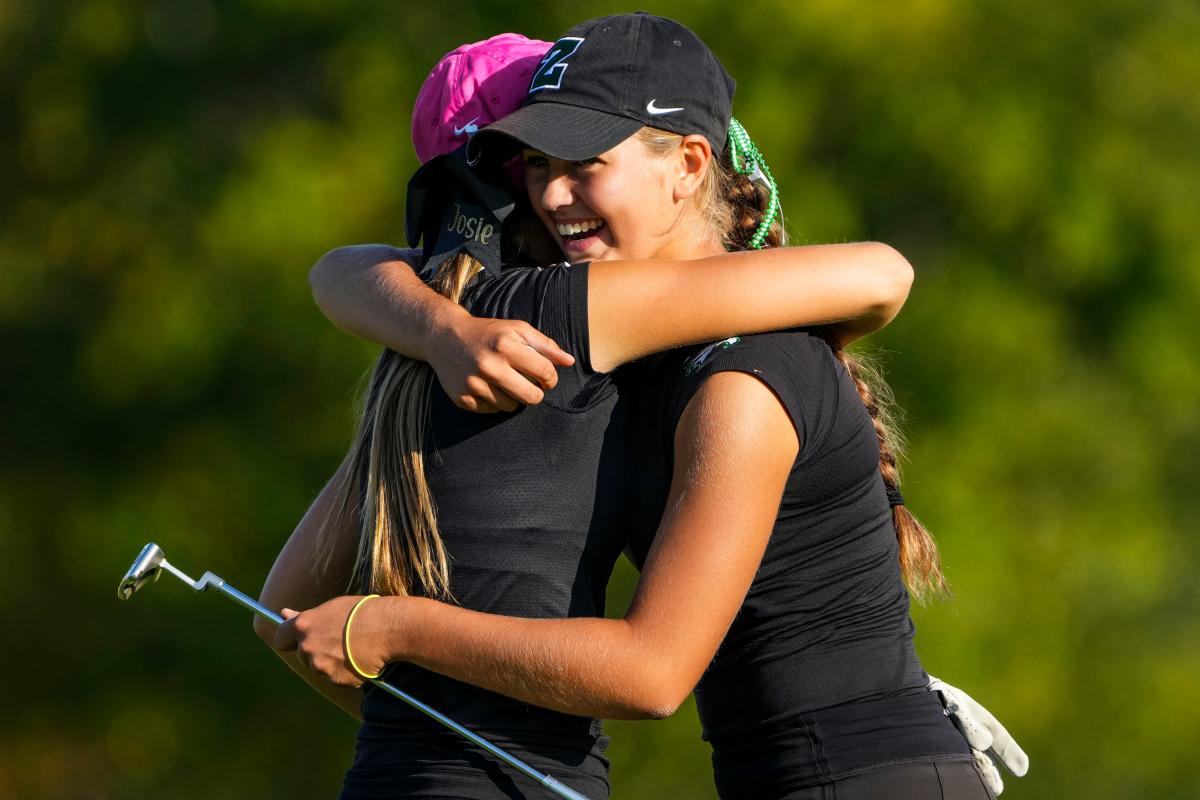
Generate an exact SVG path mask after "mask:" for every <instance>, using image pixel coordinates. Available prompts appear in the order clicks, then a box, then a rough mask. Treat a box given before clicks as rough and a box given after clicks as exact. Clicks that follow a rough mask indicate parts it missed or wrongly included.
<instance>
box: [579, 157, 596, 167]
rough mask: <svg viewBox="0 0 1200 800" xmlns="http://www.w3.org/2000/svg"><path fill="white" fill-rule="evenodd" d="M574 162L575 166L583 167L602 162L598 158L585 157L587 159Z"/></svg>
mask: <svg viewBox="0 0 1200 800" xmlns="http://www.w3.org/2000/svg"><path fill="white" fill-rule="evenodd" d="M574 163H575V166H576V167H581V168H582V167H590V166H592V165H593V164H599V163H600V159H598V158H585V159H583V160H582V161H576V162H574Z"/></svg>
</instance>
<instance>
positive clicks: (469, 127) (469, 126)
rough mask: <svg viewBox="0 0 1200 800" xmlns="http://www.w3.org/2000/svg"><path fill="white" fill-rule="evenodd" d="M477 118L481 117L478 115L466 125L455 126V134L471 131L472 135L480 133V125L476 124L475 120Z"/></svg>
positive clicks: (459, 134) (460, 134)
mask: <svg viewBox="0 0 1200 800" xmlns="http://www.w3.org/2000/svg"><path fill="white" fill-rule="evenodd" d="M477 119H479V117H476V118H475V119H473V120H471V121H470V122H468V123H467V124H466V125H463V126H462V127H461V128H455V129H454V135H455V136H462V135H463V134H464V133H469V134H471V135H472V136H474V135H475V134H477V133H479V126H477V125H476V124H475V120H477Z"/></svg>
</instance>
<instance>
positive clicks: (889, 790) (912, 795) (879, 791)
mask: <svg viewBox="0 0 1200 800" xmlns="http://www.w3.org/2000/svg"><path fill="white" fill-rule="evenodd" d="M995 798H996V796H995V795H994V794H992V792H991V791H990V790H989V789H988V788H987V785H986V784H984V782H983V778H981V777H980V775H979V772H978V770H976V769H975V764H974V762H972V761H964V760H953V761H912V762H909V763H906V764H896V765H894V766H890V767H879V768H877V769H872V770H867V771H866V772H862V773H859V774H858V775H852V776H850V777H849V778H842V779H841V780H837V781H834V782H833V783H826V784H823V785H821V786H813V787H812V788H809V789H800V790H799V791H795V792H789V793H788V794H786V795H784V796H783V797H780V798H779V800H995Z"/></svg>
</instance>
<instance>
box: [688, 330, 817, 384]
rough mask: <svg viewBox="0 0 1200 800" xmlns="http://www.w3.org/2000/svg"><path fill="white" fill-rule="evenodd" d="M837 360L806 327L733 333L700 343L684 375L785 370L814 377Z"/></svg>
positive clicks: (703, 376)
mask: <svg viewBox="0 0 1200 800" xmlns="http://www.w3.org/2000/svg"><path fill="white" fill-rule="evenodd" d="M833 362H834V355H833V351H832V349H831V348H830V346H829V344H828V343H826V342H825V340H823V339H821V338H820V337H819V336H816V335H813V334H811V333H809V332H807V331H804V330H791V331H779V332H775V333H760V334H755V335H752V336H731V337H729V338H728V339H722V340H720V341H717V342H711V343H709V344H706V345H702V346H697V347H696V348H693V350H692V351H691V352H690V353H689V355H688V356H687V357H686V358H685V360H684V362H683V366H682V369H681V373H682V377H684V378H688V379H691V380H693V381H699V382H703V381H704V380H706V379H707V378H709V377H711V376H712V375H715V374H717V373H719V372H727V371H743V372H755V373H757V372H758V371H760V370H762V371H766V370H770V371H773V372H779V371H783V372H786V373H788V374H792V375H805V376H807V377H810V378H811V377H813V374H814V373H815V372H819V371H823V370H825V369H827V368H828V367H829V366H830V365H831V364H832V363H833Z"/></svg>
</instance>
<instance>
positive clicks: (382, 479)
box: [319, 253, 483, 599]
mask: <svg viewBox="0 0 1200 800" xmlns="http://www.w3.org/2000/svg"><path fill="white" fill-rule="evenodd" d="M482 269H483V265H482V264H480V263H479V262H478V261H476V260H475V259H474V258H473V257H471V256H470V255H468V254H467V253H460V254H459V255H457V256H455V257H454V258H452V259H450V260H449V261H447V262H446V263H445V264H444V265H442V267H441V268H440V269H439V270H438V272H437V273H436V275H435V276H434V278H433V280H432V282H431V286H432V287H433V288H434V289H435V290H436V291H437V292H438V293H440V294H442V295H444V296H445V297H448V298H449V299H451V300H453V301H454V302H456V303H458V302H460V301H461V298H462V294H463V291H464V289H465V288H466V287H467V285H468V284H469V283H470V281H471V279H472V278H474V277H475V275H477V274H478V273H479V271H480V270H482ZM432 380H433V370H432V369H431V368H430V366H429V365H428V364H426V363H425V362H423V361H416V360H414V359H411V358H407V357H406V356H402V355H400V354H399V353H396V352H394V351H392V350H384V351H383V353H382V354H380V356H379V360H378V361H376V363H375V369H374V371H373V373H372V374H371V380H370V384H369V385H368V388H367V391H366V393H365V395H364V397H363V401H362V412H361V414H360V417H359V424H358V430H357V431H356V433H355V436H354V442H353V444H352V445H351V447H350V452H349V454H348V455H347V456H346V459H347V468H346V469H343V470H341V471H340V473H339V474H340V475H341V478H340V479H339V482H338V483H337V485H336V486H335V489H334V491H335V495H334V496H335V501H334V504H333V509H332V511H331V516H332V519H331V520H329V521H328V523H330V524H326V525H325V526H323V530H324V533H323V538H322V541H321V543H320V544H319V548H320V552H321V553H323V554H324V560H325V561H326V563H327V562H328V558H329V557H330V556H331V555H332V552H333V537H334V536H335V535H336V533H335V532H336V531H340V530H345V529H347V528H353V529H357V531H358V533H359V537H358V552H357V555H356V557H355V560H354V569H353V571H352V573H351V577H350V581H349V586H348V587H347V588H348V591H350V592H351V593H357V592H360V591H369V592H371V593H374V594H384V595H409V594H422V595H426V596H429V597H436V598H441V599H452V596H451V593H450V564H449V559H448V558H447V556H446V548H445V546H444V545H443V544H442V537H441V534H440V533H439V531H438V524H437V509H436V507H435V505H434V501H433V496H432V494H431V493H430V491H429V483H428V481H427V480H426V477H425V454H424V445H425V425H426V419H427V416H428V409H429V402H428V401H429V390H430V387H431V385H432Z"/></svg>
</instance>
